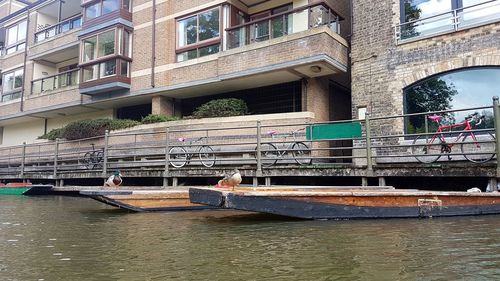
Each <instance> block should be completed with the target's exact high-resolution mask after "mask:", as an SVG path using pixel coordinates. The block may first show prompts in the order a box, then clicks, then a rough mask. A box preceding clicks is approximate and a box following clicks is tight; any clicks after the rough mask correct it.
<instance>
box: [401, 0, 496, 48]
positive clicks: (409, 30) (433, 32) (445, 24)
mask: <svg viewBox="0 0 500 281" xmlns="http://www.w3.org/2000/svg"><path fill="white" fill-rule="evenodd" d="M499 20H500V0H492V1H487V2H484V3H480V4H475V5H471V6H468V7H465V8H459V9H455V10H451V11H449V12H444V13H440V14H436V15H433V16H429V17H425V18H422V19H416V20H412V21H408V22H405V23H401V24H398V25H396V26H395V27H394V34H395V42H396V44H399V43H404V42H409V41H413V40H419V39H422V38H428V37H433V36H437V35H440V34H445V33H449V32H455V31H459V30H462V29H466V28H471V27H474V26H478V25H484V24H488V23H491V22H496V21H499Z"/></svg>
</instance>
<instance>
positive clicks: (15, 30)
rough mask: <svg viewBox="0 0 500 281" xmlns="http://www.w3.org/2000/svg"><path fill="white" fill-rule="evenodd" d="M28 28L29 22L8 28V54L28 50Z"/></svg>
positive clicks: (22, 22)
mask: <svg viewBox="0 0 500 281" xmlns="http://www.w3.org/2000/svg"><path fill="white" fill-rule="evenodd" d="M26 28H27V22H26V21H25V20H23V21H21V22H18V23H16V24H14V25H11V26H9V27H7V41H6V42H7V44H6V47H5V49H6V54H12V53H14V52H16V51H20V50H24V49H25V48H26Z"/></svg>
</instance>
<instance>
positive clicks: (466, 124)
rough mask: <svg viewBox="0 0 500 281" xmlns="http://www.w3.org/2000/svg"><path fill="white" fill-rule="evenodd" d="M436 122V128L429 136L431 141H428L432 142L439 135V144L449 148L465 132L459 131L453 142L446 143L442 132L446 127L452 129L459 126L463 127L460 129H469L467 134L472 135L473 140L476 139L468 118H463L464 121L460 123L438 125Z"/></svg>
mask: <svg viewBox="0 0 500 281" xmlns="http://www.w3.org/2000/svg"><path fill="white" fill-rule="evenodd" d="M436 123H437V124H438V129H437V131H436V134H434V135H432V138H431V141H430V142H429V143H432V142H433V141H434V140H435V139H436V138H438V137H439V140H440V141H441V144H443V145H447V146H448V147H449V148H450V149H451V148H452V147H453V146H454V145H455V144H456V143H458V141H459V140H460V139H461V138H462V137H464V138H465V136H466V134H465V133H464V132H461V133H460V134H459V135H458V136H457V138H456V139H455V142H453V143H448V142H446V139H445V137H444V134H443V131H444V130H448V129H453V128H459V127H463V130H462V131H469V132H468V133H467V134H470V135H471V136H472V139H473V140H474V141H476V140H477V139H476V136H475V135H474V133H473V132H471V131H472V126H471V124H470V121H469V120H465V121H464V122H462V123H459V124H452V125H446V126H440V125H439V122H436ZM450 132H451V131H450Z"/></svg>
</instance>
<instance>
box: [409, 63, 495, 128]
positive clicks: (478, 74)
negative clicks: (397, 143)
mask: <svg viewBox="0 0 500 281" xmlns="http://www.w3.org/2000/svg"><path fill="white" fill-rule="evenodd" d="M499 85H500V67H481V68H468V69H461V70H457V71H453V72H448V73H445V74H441V75H437V76H433V77H430V78H427V79H425V80H422V81H419V82H417V83H415V84H413V85H411V86H410V87H407V88H406V89H404V111H405V113H406V114H410V113H420V112H428V111H439V110H460V109H466V108H474V107H482V106H490V105H491V104H492V98H493V96H499V95H500V86H499ZM475 111H477V112H479V113H480V114H482V115H485V116H486V122H485V126H487V127H492V126H493V112H492V110H491V109H477V110H472V111H459V112H452V113H450V114H449V115H448V120H447V121H448V122H450V123H453V122H461V121H463V120H464V117H465V116H467V115H469V114H471V113H473V112H475ZM430 129H431V130H432V128H430ZM406 132H407V133H409V134H412V133H422V132H425V118H424V117H423V116H415V117H409V118H407V120H406Z"/></svg>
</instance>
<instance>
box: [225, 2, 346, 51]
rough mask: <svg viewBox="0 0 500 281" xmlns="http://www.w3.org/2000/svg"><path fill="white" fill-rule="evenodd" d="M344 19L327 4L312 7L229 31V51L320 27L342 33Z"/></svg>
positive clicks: (279, 14)
mask: <svg viewBox="0 0 500 281" xmlns="http://www.w3.org/2000/svg"><path fill="white" fill-rule="evenodd" d="M341 20H342V17H341V16H340V15H339V14H338V13H337V12H335V11H334V10H333V9H332V8H331V7H329V6H328V5H327V4H326V3H325V2H322V3H316V4H311V5H308V6H305V7H300V8H296V9H292V10H290V11H286V12H282V13H278V14H275V15H270V16H267V17H265V18H261V19H257V20H254V21H250V22H247V23H243V24H240V25H237V26H234V27H230V28H227V29H226V32H227V38H228V40H227V48H228V49H233V48H238V47H242V46H245V45H248V44H252V43H256V42H261V41H266V40H270V39H273V38H278V37H282V36H285V35H289V34H293V33H296V32H300V31H304V30H307V29H311V28H316V27H319V26H328V27H329V28H330V29H331V30H332V31H333V32H336V33H340V21H341Z"/></svg>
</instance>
